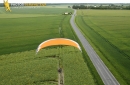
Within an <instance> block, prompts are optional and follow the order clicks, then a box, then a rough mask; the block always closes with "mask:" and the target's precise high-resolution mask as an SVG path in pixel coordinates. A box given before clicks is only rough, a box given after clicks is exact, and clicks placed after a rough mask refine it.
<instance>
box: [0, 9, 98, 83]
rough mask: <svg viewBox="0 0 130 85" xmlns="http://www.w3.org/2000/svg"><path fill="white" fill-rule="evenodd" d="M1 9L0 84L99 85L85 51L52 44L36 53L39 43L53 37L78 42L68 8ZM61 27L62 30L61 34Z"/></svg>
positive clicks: (70, 10)
mask: <svg viewBox="0 0 130 85" xmlns="http://www.w3.org/2000/svg"><path fill="white" fill-rule="evenodd" d="M11 10H12V12H5V10H4V9H3V8H0V49H1V50H0V85H58V80H59V77H58V69H59V65H61V66H62V68H63V71H64V85H97V80H96V79H95V78H94V77H93V75H92V73H91V71H90V68H89V66H88V65H87V63H86V62H85V61H84V58H83V55H82V52H80V51H79V50H78V49H76V48H74V47H71V46H62V47H61V46H57V47H55V46H53V47H48V48H44V49H42V50H41V51H40V52H39V53H38V54H37V55H36V48H37V46H38V45H39V44H40V43H41V42H43V41H44V40H47V39H50V38H57V37H64V38H69V39H73V40H75V41H78V40H77V38H76V37H75V34H74V33H73V30H72V29H71V26H70V23H69V20H70V17H71V16H70V15H68V16H65V15H62V13H64V12H66V11H68V12H73V10H72V9H68V8H64V7H63V8H62V7H61V8H60V7H58V8H51V7H40V8H11ZM59 28H61V33H59Z"/></svg>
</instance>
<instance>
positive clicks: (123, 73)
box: [76, 10, 130, 85]
mask: <svg viewBox="0 0 130 85" xmlns="http://www.w3.org/2000/svg"><path fill="white" fill-rule="evenodd" d="M76 23H77V25H78V26H79V27H80V28H81V29H80V30H81V31H82V33H83V34H84V36H85V37H86V38H87V39H88V41H89V42H90V43H91V45H92V46H93V48H94V49H95V50H96V52H97V53H98V55H99V56H100V57H101V59H102V60H103V61H104V63H105V64H106V65H107V67H108V68H109V70H110V71H111V72H112V73H113V75H114V76H115V77H116V78H117V80H118V81H119V83H120V84H121V85H129V84H130V82H129V81H130V80H129V78H130V72H129V71H130V45H129V43H130V39H129V37H130V34H129V32H130V29H129V28H130V26H129V24H130V12H129V11H127V10H78V11H77V17H76Z"/></svg>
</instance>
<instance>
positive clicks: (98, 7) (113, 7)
mask: <svg viewBox="0 0 130 85" xmlns="http://www.w3.org/2000/svg"><path fill="white" fill-rule="evenodd" d="M72 8H73V9H126V10H130V5H129V6H123V5H121V6H116V5H108V6H103V5H100V6H85V5H73V6H72Z"/></svg>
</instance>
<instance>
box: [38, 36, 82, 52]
mask: <svg viewBox="0 0 130 85" xmlns="http://www.w3.org/2000/svg"><path fill="white" fill-rule="evenodd" d="M54 45H69V46H73V47H76V48H78V49H79V50H80V51H81V48H80V46H79V44H78V43H77V42H75V41H73V40H71V39H66V38H54V39H49V40H46V41H44V42H42V43H41V44H40V45H39V46H38V48H37V50H36V53H38V52H39V50H40V49H42V48H45V47H48V46H54Z"/></svg>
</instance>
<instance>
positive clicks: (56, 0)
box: [0, 0, 130, 3]
mask: <svg viewBox="0 0 130 85" xmlns="http://www.w3.org/2000/svg"><path fill="white" fill-rule="evenodd" d="M8 2H9V3H130V0H8ZM0 3H3V0H0Z"/></svg>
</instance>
